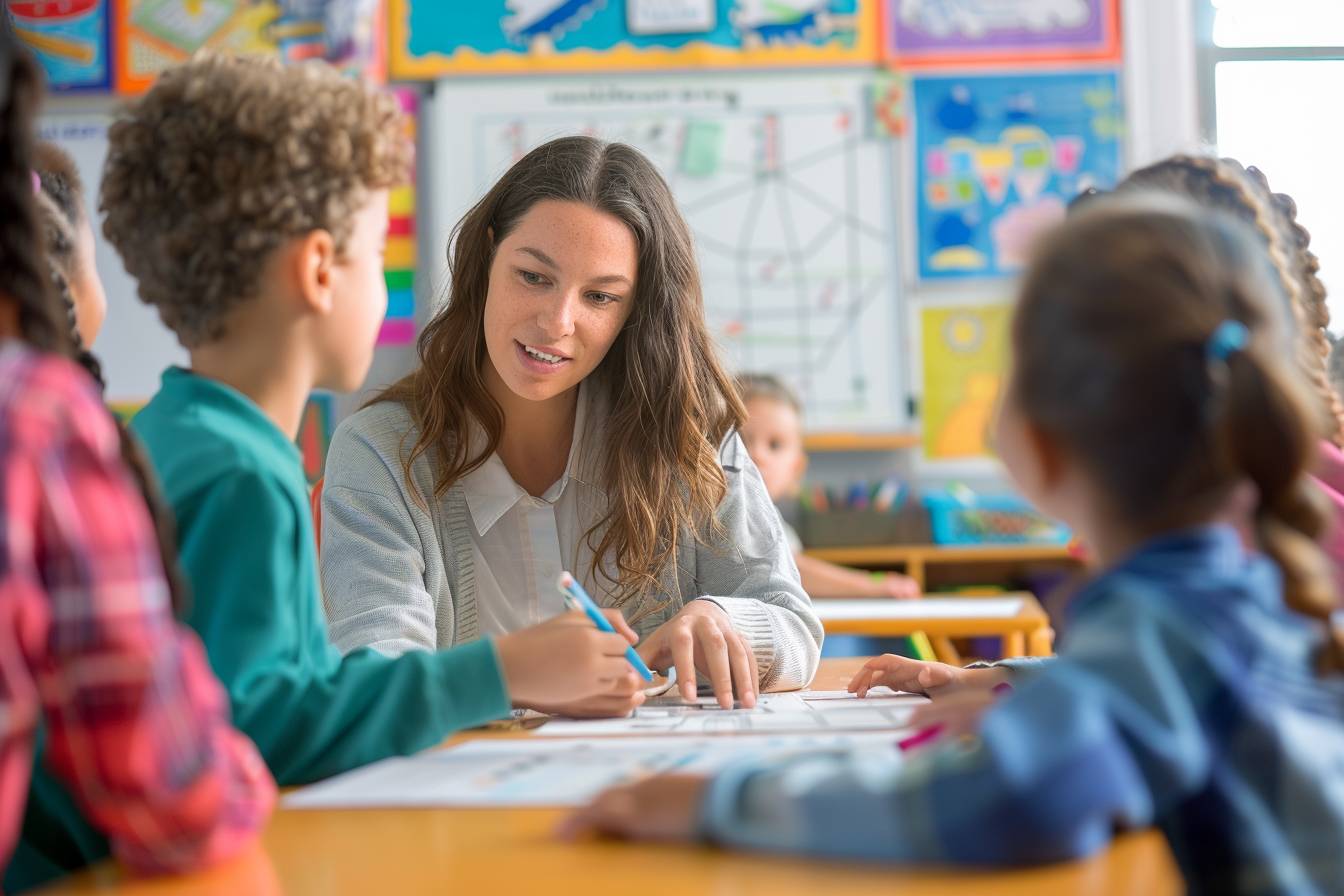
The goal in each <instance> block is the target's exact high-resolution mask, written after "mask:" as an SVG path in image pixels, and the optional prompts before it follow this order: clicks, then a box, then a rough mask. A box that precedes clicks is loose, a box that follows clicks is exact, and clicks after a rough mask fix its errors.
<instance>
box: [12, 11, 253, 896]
mask: <svg viewBox="0 0 1344 896" xmlns="http://www.w3.org/2000/svg"><path fill="white" fill-rule="evenodd" d="M39 90H40V79H39V75H38V73H37V68H36V64H35V63H34V62H33V60H32V59H31V57H29V56H28V55H27V54H26V53H23V52H22V51H20V50H19V49H18V48H17V45H16V42H15V40H14V36H13V34H12V32H11V31H10V29H9V26H8V24H6V23H3V22H0V134H3V144H0V222H3V223H0V270H3V271H4V272H5V277H4V280H3V282H0V863H4V864H7V863H8V862H9V859H10V853H11V851H12V850H13V848H14V845H15V841H16V839H17V836H18V832H19V830H18V829H19V823H20V820H21V818H22V815H23V809H24V802H25V797H26V795H27V791H28V778H29V775H30V772H31V768H30V764H31V761H32V756H33V752H34V741H35V739H36V738H38V737H40V736H44V737H45V739H46V742H47V755H48V757H49V762H50V765H51V767H52V770H53V771H54V772H55V773H56V774H57V775H58V776H59V777H60V778H61V779H62V780H63V782H64V783H65V784H66V785H67V786H68V787H69V789H70V791H71V793H72V794H73V795H74V797H75V800H76V801H77V803H78V805H79V808H80V810H81V811H82V812H84V813H85V814H86V815H87V816H88V818H89V819H90V820H91V821H92V822H93V823H94V824H95V825H96V826H97V827H98V828H99V829H100V830H101V831H103V832H104V833H105V834H106V835H107V836H108V837H109V839H110V841H111V844H112V848H113V850H114V852H115V853H116V854H117V856H118V857H120V858H121V859H122V860H123V861H125V862H126V863H127V864H129V865H131V866H132V867H134V868H136V869H139V870H147V871H159V870H182V869H187V868H192V867H196V866H199V865H202V864H206V863H209V862H212V861H215V860H218V859H220V858H222V857H224V856H227V855H230V854H232V853H234V852H236V851H237V850H239V849H240V848H241V847H243V846H244V845H246V844H247V843H248V842H249V841H250V840H251V839H252V837H253V836H254V835H255V832H256V831H257V829H258V828H259V827H260V826H261V824H262V823H263V822H264V821H265V819H266V817H267V815H268V813H269V811H270V808H271V805H272V804H273V802H274V797H275V787H274V784H273V782H272V781H271V778H270V775H269V773H268V772H267V770H266V768H265V766H264V764H263V763H262V762H261V760H260V758H259V757H258V756H257V753H256V750H255V749H254V748H253V746H252V744H251V743H250V742H249V741H248V740H247V739H246V738H244V737H243V736H242V735H240V734H238V733H237V732H236V731H235V730H234V729H233V728H232V726H231V725H230V724H229V721H228V713H227V709H226V703H225V701H224V696H223V693H222V692H221V690H220V687H219V685H218V683H217V682H216V681H215V680H214V678H213V676H212V675H211V673H210V669H209V666H208V665H207V664H206V662H205V657H204V653H203V651H202V650H201V647H200V644H199V642H198V641H197V640H196V639H195V637H194V636H193V635H191V634H190V633H188V632H187V631H186V630H184V629H182V628H180V627H179V626H178V625H176V624H175V623H174V621H173V618H172V600H171V597H172V594H173V590H174V589H173V588H172V587H171V585H170V579H169V578H168V576H167V574H166V572H165V559H164V556H163V553H162V551H161V546H160V541H159V537H158V533H157V532H156V528H155V525H154V522H153V519H152V518H151V515H150V512H149V510H148V508H147V506H146V502H145V499H144V497H143V496H142V494H141V492H140V489H138V488H137V482H136V480H135V478H134V476H133V473H132V471H131V470H129V469H128V468H127V466H126V465H125V464H124V463H123V459H122V453H123V446H122V442H121V435H120V433H119V432H118V429H117V427H116V425H115V424H114V422H113V420H112V418H111V416H110V415H109V414H108V412H107V410H106V408H105V407H104V406H103V405H102V402H101V400H100V397H99V395H98V391H97V388H96V386H95V384H94V382H93V381H92V380H91V379H90V378H89V376H88V374H87V373H86V372H85V371H84V370H81V369H80V368H79V367H78V366H77V365H75V364H74V363H72V362H71V361H70V360H68V357H67V356H69V355H71V354H72V352H73V346H72V345H71V337H70V334H69V333H68V330H69V329H70V328H69V325H68V324H67V323H66V321H65V318H66V314H65V313H63V312H62V311H61V310H59V303H58V302H57V301H56V297H55V296H54V295H52V294H51V293H52V288H51V285H50V274H51V271H50V270H49V269H48V268H47V265H46V262H45V261H44V260H43V258H42V256H41V255H40V254H39V253H38V251H37V249H36V247H35V246H34V245H33V240H32V235H33V234H34V233H37V232H40V230H39V227H38V224H37V218H36V217H35V214H34V197H33V192H32V191H33V185H32V174H31V172H30V170H29V169H30V164H31V162H30V159H31V153H32V146H31V126H32V122H31V115H32V113H33V111H34V107H35V105H36V99H37V95H38V92H39ZM39 725H41V726H42V730H41V733H40V734H39ZM20 864H21V863H16V867H15V868H11V869H8V871H9V872H15V873H14V874H13V877H14V878H15V879H14V880H12V881H11V880H10V878H9V877H8V876H7V878H6V885H7V886H9V887H10V888H23V887H25V886H27V885H29V884H32V883H36V882H37V881H38V880H39V879H40V877H41V872H40V871H38V870H37V868H36V864H37V863H36V862H35V861H34V863H33V865H32V866H31V867H28V868H24V867H18V865H20Z"/></svg>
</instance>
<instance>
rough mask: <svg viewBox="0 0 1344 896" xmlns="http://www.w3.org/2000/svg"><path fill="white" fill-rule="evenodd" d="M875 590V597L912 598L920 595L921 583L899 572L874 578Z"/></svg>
mask: <svg viewBox="0 0 1344 896" xmlns="http://www.w3.org/2000/svg"><path fill="white" fill-rule="evenodd" d="M873 592H874V594H873V596H874V597H894V598H896V599H897V600H911V599H913V598H916V597H919V596H920V590H919V583H918V582H916V581H915V580H914V579H912V578H910V577H909V576H903V575H901V574H900V573H898V572H892V573H887V574H886V575H884V576H880V577H877V578H874V579H873Z"/></svg>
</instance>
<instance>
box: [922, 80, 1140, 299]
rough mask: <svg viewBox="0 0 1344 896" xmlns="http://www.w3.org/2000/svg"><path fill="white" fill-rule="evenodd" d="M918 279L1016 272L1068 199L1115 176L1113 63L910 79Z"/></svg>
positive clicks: (1120, 125)
mask: <svg viewBox="0 0 1344 896" xmlns="http://www.w3.org/2000/svg"><path fill="white" fill-rule="evenodd" d="M913 89H914V98H915V102H914V105H915V152H916V161H915V179H916V195H917V196H918V199H917V218H918V220H917V226H918V247H919V248H918V253H919V276H920V279H922V280H940V279H952V278H962V277H995V276H1002V275H1006V274H1012V273H1014V272H1016V271H1019V270H1021V268H1022V267H1023V265H1024V264H1025V262H1026V260H1027V258H1028V256H1029V253H1030V249H1031V245H1032V242H1033V241H1034V239H1035V238H1036V237H1037V235H1039V234H1040V233H1041V231H1042V230H1045V229H1047V228H1048V227H1050V226H1051V225H1053V224H1055V223H1057V222H1058V221H1060V220H1062V219H1063V217H1064V213H1065V209H1066V208H1067V206H1068V202H1069V200H1070V199H1072V198H1073V197H1074V196H1076V195H1078V193H1080V192H1081V191H1083V190H1085V189H1087V188H1088V187H1093V186H1095V187H1102V188H1104V187H1111V186H1114V184H1115V182H1116V180H1117V179H1118V178H1119V176H1120V168H1121V158H1122V145H1123V139H1124V127H1125V125H1124V121H1125V119H1124V107H1123V104H1122V102H1121V95H1120V79H1119V77H1118V76H1117V74H1116V73H1115V72H1114V71H1111V70H1106V71H1095V70H1094V71H1076V72H1059V73H1048V74H1032V75H997V74H996V75H976V76H962V77H955V76H930V77H920V78H915V79H914V81H913Z"/></svg>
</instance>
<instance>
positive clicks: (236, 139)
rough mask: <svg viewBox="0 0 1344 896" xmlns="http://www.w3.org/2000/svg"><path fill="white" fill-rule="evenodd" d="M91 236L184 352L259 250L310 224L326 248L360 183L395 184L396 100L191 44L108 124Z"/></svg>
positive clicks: (402, 147)
mask: <svg viewBox="0 0 1344 896" xmlns="http://www.w3.org/2000/svg"><path fill="white" fill-rule="evenodd" d="M108 142H109V147H108V156H107V164H106V167H105V168H104V170H103V182H102V193H101V201H100V203H99V207H100V209H101V210H102V212H103V213H104V214H105V215H106V216H107V217H106V220H105V222H104V224H103V233H104V234H106V236H107V238H108V240H109V241H110V242H111V243H112V245H113V246H115V247H116V249H117V251H118V252H119V253H120V254H121V257H122V261H123V262H124V263H125V265H126V270H127V271H129V272H130V274H131V275H132V276H133V277H135V279H136V281H137V282H138V285H139V292H140V299H141V301H143V302H145V303H146V304H149V305H153V306H154V307H155V308H157V309H158V311H159V315H160V317H162V318H163V322H164V324H166V325H167V326H168V328H169V329H171V330H172V331H173V332H174V333H176V334H177V337H178V340H179V341H180V342H181V343H182V344H183V345H184V346H185V347H187V348H193V347H196V346H199V345H202V344H204V343H208V342H212V341H214V340H216V339H218V338H220V337H221V336H222V335H223V333H224V326H225V321H226V319H227V317H228V316H229V314H230V312H232V311H233V310H234V308H236V307H237V305H238V304H239V303H240V302H242V301H244V300H246V299H249V298H252V297H253V296H255V295H256V294H257V291H258V289H259V286H260V277H261V272H262V269H263V266H264V263H265V261H266V258H267V256H268V255H269V254H270V253H271V252H272V251H274V250H275V249H276V248H278V247H279V246H280V245H281V244H283V243H284V242H285V241H286V240H289V239H292V238H294V237H297V236H302V235H303V234H306V233H310V232H312V231H314V230H325V231H328V232H329V233H331V235H332V237H333V239H334V240H335V242H336V246H337V249H338V251H339V250H341V249H342V248H343V247H344V245H345V243H346V240H347V239H348V238H349V236H350V231H351V228H352V226H353V222H352V219H353V216H354V214H355V212H356V211H357V210H358V209H359V208H360V206H361V205H363V203H364V202H365V201H366V198H367V194H368V192H369V191H370V190H376V189H380V188H383V187H390V186H393V185H396V184H398V183H401V182H403V181H404V180H405V179H406V177H407V174H408V171H409V166H410V160H411V151H412V150H411V146H410V143H409V140H408V139H407V138H406V129H405V128H404V126H403V121H402V113H401V111H400V109H398V107H397V104H396V102H395V100H394V99H393V98H392V97H391V96H389V95H388V94H386V93H384V92H381V91H379V90H377V89H376V88H374V87H372V86H370V85H368V84H365V83H362V82H360V81H357V80H352V79H349V78H346V77H343V76H342V75H341V74H340V73H339V72H337V71H336V69H334V68H332V67H331V66H329V65H327V64H325V63H322V62H318V61H311V62H304V63H302V64H299V65H293V66H282V65H281V64H280V63H279V62H278V61H277V60H274V59H267V58H261V57H255V56H246V57H245V56H233V55H227V54H217V53H211V52H201V53H198V54H197V55H196V56H194V57H193V58H192V59H191V60H190V61H188V62H186V63H183V64H182V65H179V66H176V67H174V68H171V69H169V70H168V71H166V72H164V73H163V74H162V75H160V76H159V78H158V80H157V81H156V82H155V83H154V86H153V87H152V88H151V89H150V90H149V92H148V93H146V94H145V95H144V96H143V97H141V98H139V99H138V100H135V101H134V102H132V103H131V104H130V105H129V106H128V107H127V108H126V110H125V111H124V112H123V113H122V114H121V115H119V116H118V118H117V121H116V122H115V123H114V124H113V125H112V127H111V130H110V131H109V134H108Z"/></svg>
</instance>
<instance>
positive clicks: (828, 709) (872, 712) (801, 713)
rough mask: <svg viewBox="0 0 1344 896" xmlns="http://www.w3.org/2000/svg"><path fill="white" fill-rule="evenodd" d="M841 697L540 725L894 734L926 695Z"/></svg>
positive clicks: (551, 731)
mask: <svg viewBox="0 0 1344 896" xmlns="http://www.w3.org/2000/svg"><path fill="white" fill-rule="evenodd" d="M850 698H851V699H843V698H839V697H838V696H837V695H836V694H835V693H834V692H828V693H827V694H826V696H825V697H823V698H820V699H810V695H809V694H808V693H806V692H803V693H798V692H789V693H783V694H761V695H760V697H759V698H758V700H757V703H756V706H755V707H754V708H752V709H742V708H740V707H734V708H733V709H723V708H721V707H720V706H719V704H718V701H717V700H716V699H715V698H713V697H701V698H699V700H697V701H695V702H694V703H692V704H689V705H688V704H685V703H683V702H681V701H680V700H677V699H672V700H651V701H649V702H648V703H646V704H645V705H643V706H641V707H639V708H638V709H636V710H635V711H634V712H633V713H631V714H630V716H629V717H628V718H624V719H597V720H592V719H587V720H573V721H571V720H568V719H553V720H551V721H549V722H547V723H546V724H545V725H542V726H541V728H540V729H538V731H537V734H538V735H540V736H542V737H601V736H605V735H621V736H629V735H651V734H654V735H695V736H698V735H704V734H715V735H717V734H809V733H820V732H840V731H896V730H898V729H900V728H904V727H906V726H907V725H908V724H909V721H910V714H911V713H913V712H914V711H915V707H917V706H919V705H920V704H922V703H927V702H928V700H927V698H925V697H920V696H917V695H914V694H896V693H893V692H891V691H888V690H886V689H885V688H882V689H880V690H879V691H876V692H874V693H873V695H872V696H871V697H870V698H868V699H863V700H860V699H857V698H853V695H850Z"/></svg>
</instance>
